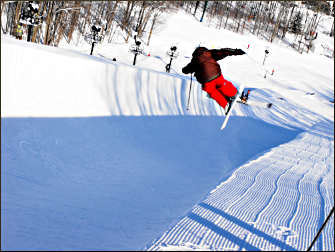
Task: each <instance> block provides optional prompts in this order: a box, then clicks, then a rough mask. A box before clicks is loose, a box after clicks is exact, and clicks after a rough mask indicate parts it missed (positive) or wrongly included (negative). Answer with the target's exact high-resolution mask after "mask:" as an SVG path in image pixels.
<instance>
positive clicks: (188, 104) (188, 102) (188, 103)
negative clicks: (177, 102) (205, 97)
mask: <svg viewBox="0 0 335 252" xmlns="http://www.w3.org/2000/svg"><path fill="white" fill-rule="evenodd" d="M191 89H192V74H191V84H190V91H189V92H188V101H187V107H186V110H189V109H190V97H191Z"/></svg>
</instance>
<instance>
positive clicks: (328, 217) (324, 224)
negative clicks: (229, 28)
mask: <svg viewBox="0 0 335 252" xmlns="http://www.w3.org/2000/svg"><path fill="white" fill-rule="evenodd" d="M333 212H334V207H333V208H332V210H331V211H330V213H329V214H328V216H327V218H326V220H325V222H324V223H323V224H322V226H321V228H320V230H319V232H318V233H317V235H316V236H315V238H314V240H313V241H312V243H311V245H310V246H309V247H308V249H307V251H310V250H311V249H312V247H313V245H314V243H315V242H316V241H317V239H318V237H319V235H320V234H321V232H322V229H323V228H324V227H325V226H326V224H327V222H328V220H329V219H330V216H331V215H332V213H333Z"/></svg>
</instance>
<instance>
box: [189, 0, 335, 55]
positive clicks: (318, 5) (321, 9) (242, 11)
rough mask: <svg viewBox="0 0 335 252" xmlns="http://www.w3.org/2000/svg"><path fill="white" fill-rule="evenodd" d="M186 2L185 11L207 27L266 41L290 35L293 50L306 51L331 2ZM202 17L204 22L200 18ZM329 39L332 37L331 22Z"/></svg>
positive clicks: (312, 0) (327, 12)
mask: <svg viewBox="0 0 335 252" xmlns="http://www.w3.org/2000/svg"><path fill="white" fill-rule="evenodd" d="M330 2H331V1H325V0H321V1H320V0H309V1H301V4H298V3H297V1H187V2H185V5H186V10H187V11H188V12H189V13H191V14H193V15H194V16H195V17H197V18H198V19H199V20H200V22H203V20H206V22H207V23H208V25H209V26H214V27H216V28H217V29H221V28H224V29H229V30H231V31H234V32H237V33H244V32H245V30H248V31H249V32H250V33H252V34H254V35H256V36H260V37H263V38H264V39H265V40H268V41H269V42H273V41H274V40H275V39H276V38H278V39H282V40H283V39H285V38H286V36H287V33H288V32H290V33H293V34H294V35H295V40H294V42H293V43H292V46H293V47H296V49H297V50H298V51H299V52H303V51H304V50H305V51H307V52H308V51H309V49H310V48H311V45H312V41H313V40H314V39H316V37H317V32H316V30H317V27H318V25H319V23H320V20H321V18H322V17H323V15H331V16H332V17H333V18H334V1H332V3H330ZM204 17H205V19H204ZM328 35H329V36H332V37H333V36H334V19H333V25H332V28H331V29H330V31H329V33H328Z"/></svg>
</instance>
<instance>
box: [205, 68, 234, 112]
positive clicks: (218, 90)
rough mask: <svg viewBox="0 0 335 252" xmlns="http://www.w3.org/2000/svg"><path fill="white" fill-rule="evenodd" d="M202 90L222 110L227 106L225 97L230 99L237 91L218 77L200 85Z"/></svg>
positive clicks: (226, 81)
mask: <svg viewBox="0 0 335 252" xmlns="http://www.w3.org/2000/svg"><path fill="white" fill-rule="evenodd" d="M202 90H204V91H206V92H207V93H208V94H209V96H210V97H211V98H213V99H214V100H216V101H217V103H219V105H220V106H221V107H223V108H225V107H226V105H227V100H226V98H225V96H228V97H232V96H235V95H236V94H237V89H236V87H235V86H234V85H233V83H231V82H230V81H228V80H226V79H224V78H223V76H222V74H221V75H220V77H218V78H216V79H214V80H212V81H210V82H207V83H205V84H203V85H202Z"/></svg>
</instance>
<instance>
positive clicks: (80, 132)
mask: <svg viewBox="0 0 335 252" xmlns="http://www.w3.org/2000/svg"><path fill="white" fill-rule="evenodd" d="M331 21H332V20H330V19H328V18H323V19H322V23H321V24H322V25H320V29H324V30H325V31H327V30H328V28H329V25H330V26H331ZM200 34H201V38H199V36H200ZM74 41H77V39H76V38H75V39H74ZM78 41H79V40H78ZM317 42H318V43H319V44H326V45H327V46H328V47H331V46H332V48H333V44H331V43H330V42H329V38H328V37H326V35H325V34H323V33H322V30H321V31H320V35H319V36H318V39H317ZM131 43H132V42H131ZM142 43H143V44H145V41H143V42H142ZM199 43H201V44H202V45H205V46H207V47H208V48H221V47H232V48H242V49H244V50H247V49H246V48H247V45H248V44H250V48H249V49H248V54H247V55H244V56H233V57H229V58H226V59H224V60H222V61H220V62H219V63H220V65H221V67H222V70H223V74H224V76H225V77H226V78H228V79H229V80H231V81H233V83H235V84H236V85H237V86H240V85H241V84H243V85H245V86H246V88H245V89H246V90H247V89H250V90H251V94H250V98H249V101H250V105H249V106H246V105H243V104H240V103H237V104H236V106H235V108H234V111H233V113H232V116H231V118H230V120H229V123H228V125H227V127H226V128H225V129H224V130H223V131H220V126H221V124H222V122H223V119H224V116H223V110H222V109H221V108H220V107H219V106H218V105H217V104H216V103H215V102H213V101H212V100H211V99H209V98H207V96H206V94H205V93H204V92H203V91H202V90H201V87H200V85H199V84H198V83H197V82H196V81H195V80H194V79H193V84H192V92H191V100H190V110H186V106H187V101H188V92H189V88H190V81H191V79H190V76H187V75H184V74H182V73H181V68H182V67H183V66H185V65H186V64H187V63H188V62H189V60H190V58H189V57H190V56H191V54H192V52H193V50H194V48H195V47H196V46H197V45H199ZM332 43H333V42H332ZM172 45H176V46H177V52H179V53H180V54H179V57H178V58H177V59H174V60H173V62H172V68H171V73H165V65H166V64H167V63H169V57H168V56H167V55H166V52H167V51H168V50H169V48H170V47H171V46H172ZM60 47H61V48H54V47H49V46H44V45H38V44H33V43H27V42H25V41H19V40H16V39H14V38H11V37H9V36H6V35H3V34H1V121H2V123H1V132H2V134H1V135H2V137H1V157H2V158H1V206H2V207H1V220H2V221H1V233H2V236H1V248H2V249H3V250H86V251H87V250H268V251H269V250H306V249H307V248H308V246H309V245H310V243H311V242H312V240H313V238H314V236H315V235H316V233H317V231H318V229H319V228H320V227H321V225H322V224H323V222H324V220H325V218H326V217H327V215H328V213H329V212H330V210H331V208H332V207H333V206H334V179H333V177H334V86H333V83H334V61H333V59H330V58H329V57H325V56H324V55H323V52H322V53H321V52H320V51H318V50H315V52H314V53H309V54H302V55H301V54H299V53H297V52H296V51H295V50H293V49H292V48H290V47H288V46H287V44H282V43H279V42H278V41H276V42H275V43H272V44H271V43H268V42H266V41H264V40H260V39H259V38H257V37H255V36H253V35H250V34H247V33H245V34H244V35H241V34H236V33H233V32H231V31H227V30H223V29H221V30H220V31H218V30H217V29H214V28H212V27H208V24H206V23H205V22H204V23H199V22H198V21H197V20H196V19H195V18H194V17H193V16H191V15H188V14H186V13H185V12H183V11H179V12H177V13H172V14H171V13H170V14H166V23H165V25H163V26H162V27H161V28H160V29H159V31H158V32H157V33H156V34H154V35H153V37H152V38H151V43H150V46H144V49H145V51H146V53H150V55H151V56H144V55H139V56H138V57H137V63H136V66H132V62H133V55H132V54H131V53H129V52H128V50H129V47H130V44H125V43H123V42H122V40H117V42H115V41H114V42H113V43H111V44H106V43H105V44H101V45H97V46H96V47H95V49H94V55H93V56H90V55H89V53H90V45H88V44H86V45H85V44H84V42H83V41H79V42H78V47H74V46H67V45H66V43H64V41H63V42H62V43H61V44H60ZM265 49H268V50H269V51H270V53H269V56H268V57H267V58H266V61H265V64H264V66H263V65H262V62H263V59H264V50H265ZM114 57H116V59H117V61H116V62H115V61H112V58H114ZM272 69H274V70H275V73H274V75H271V71H272ZM266 71H268V73H267V77H266V78H264V75H265V72H266ZM270 102H271V103H272V104H273V106H272V107H271V109H268V108H266V104H267V103H270ZM333 227H334V216H332V217H331V219H330V220H329V223H328V224H327V226H326V227H325V229H324V230H323V232H322V234H321V236H320V237H319V239H318V242H317V243H316V244H315V246H314V248H313V249H314V250H334V243H333V241H334V228H333Z"/></svg>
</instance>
